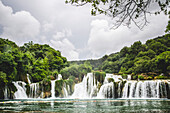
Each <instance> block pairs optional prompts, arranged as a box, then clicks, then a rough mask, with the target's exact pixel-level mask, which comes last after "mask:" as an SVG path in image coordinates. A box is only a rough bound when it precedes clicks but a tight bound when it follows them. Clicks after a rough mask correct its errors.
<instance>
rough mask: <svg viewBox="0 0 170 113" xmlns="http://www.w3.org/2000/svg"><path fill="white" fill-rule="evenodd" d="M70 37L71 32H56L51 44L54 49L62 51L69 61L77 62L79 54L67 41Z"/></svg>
mask: <svg viewBox="0 0 170 113" xmlns="http://www.w3.org/2000/svg"><path fill="white" fill-rule="evenodd" d="M70 35H71V31H70V30H63V31H62V32H56V34H55V35H53V39H51V40H50V43H51V45H52V47H54V48H55V49H57V50H59V51H61V54H62V55H63V56H65V57H66V58H67V59H68V60H77V59H79V53H78V52H77V51H76V49H75V47H74V45H73V44H72V43H71V42H70V41H69V40H68V39H67V38H68V37H69V36H70ZM66 37H67V38H66Z"/></svg>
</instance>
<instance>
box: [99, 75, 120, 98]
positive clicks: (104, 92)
mask: <svg viewBox="0 0 170 113" xmlns="http://www.w3.org/2000/svg"><path fill="white" fill-rule="evenodd" d="M109 79H113V80H114V82H119V83H118V95H119V96H120V89H119V88H120V85H121V81H122V80H123V79H122V76H120V75H113V74H106V77H105V80H104V83H103V85H102V86H101V88H100V90H99V92H98V94H97V98H115V86H114V83H113V82H111V81H110V82H109Z"/></svg>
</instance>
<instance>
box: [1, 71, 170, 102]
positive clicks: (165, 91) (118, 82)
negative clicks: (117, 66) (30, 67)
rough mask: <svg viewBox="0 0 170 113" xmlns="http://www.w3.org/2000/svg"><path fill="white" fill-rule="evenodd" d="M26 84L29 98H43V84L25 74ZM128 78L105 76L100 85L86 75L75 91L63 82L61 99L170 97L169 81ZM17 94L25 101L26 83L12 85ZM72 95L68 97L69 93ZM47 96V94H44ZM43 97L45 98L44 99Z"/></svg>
mask: <svg viewBox="0 0 170 113" xmlns="http://www.w3.org/2000/svg"><path fill="white" fill-rule="evenodd" d="M27 79H28V83H29V86H30V88H29V94H28V97H29V98H44V97H45V94H46V93H44V92H43V91H44V86H43V85H42V83H31V82H30V80H29V76H28V75H27ZM61 79H62V76H61V74H59V75H58V77H57V79H56V80H51V98H56V97H55V84H56V81H57V80H61ZM130 79H131V76H130V75H129V76H128V77H127V79H122V77H121V76H120V75H113V74H106V77H105V79H104V82H103V83H99V82H98V81H96V79H95V75H93V73H88V74H87V75H85V76H84V78H83V81H82V82H80V83H78V84H75V86H74V89H73V88H72V87H71V86H69V85H68V84H66V83H64V84H63V86H62V89H61V90H62V91H61V92H62V94H61V95H62V96H61V97H64V98H68V97H69V98H79V99H87V98H129V99H133V98H134V99H136V98H143V99H145V98H170V80H145V81H135V80H130ZM13 84H14V85H15V87H16V88H17V91H16V92H15V94H14V98H15V99H27V98H28V97H27V94H26V90H28V89H26V87H25V85H26V83H25V82H21V81H17V82H13ZM8 90H9V89H8V88H7V86H6V87H5V88H4V99H8ZM72 91H74V92H73V94H72V95H71V96H69V95H70V94H71V93H72ZM47 93H49V92H47ZM47 97H48V96H47ZM45 98H46V97H45Z"/></svg>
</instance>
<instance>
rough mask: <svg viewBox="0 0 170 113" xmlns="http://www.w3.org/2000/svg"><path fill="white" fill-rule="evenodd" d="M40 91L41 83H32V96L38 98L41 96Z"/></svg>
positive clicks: (30, 95)
mask: <svg viewBox="0 0 170 113" xmlns="http://www.w3.org/2000/svg"><path fill="white" fill-rule="evenodd" d="M39 92H40V87H39V83H32V84H30V94H29V97H30V98H38V97H39V96H40V95H39Z"/></svg>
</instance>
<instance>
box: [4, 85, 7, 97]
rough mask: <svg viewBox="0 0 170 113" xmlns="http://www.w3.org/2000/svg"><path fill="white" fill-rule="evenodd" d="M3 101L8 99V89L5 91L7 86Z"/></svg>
mask: <svg viewBox="0 0 170 113" xmlns="http://www.w3.org/2000/svg"><path fill="white" fill-rule="evenodd" d="M4 99H8V89H7V86H5V90H4Z"/></svg>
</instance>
